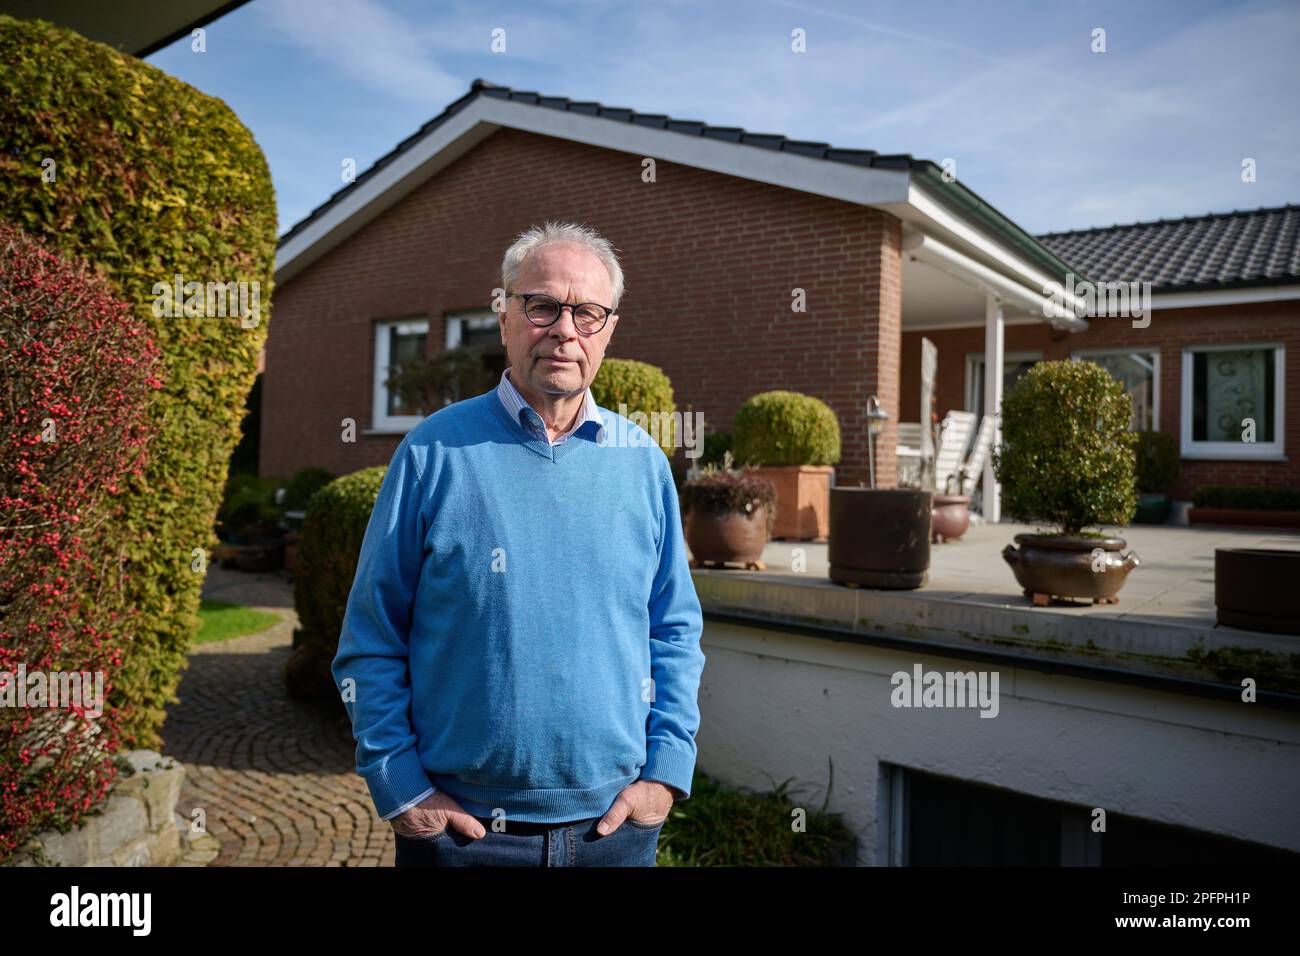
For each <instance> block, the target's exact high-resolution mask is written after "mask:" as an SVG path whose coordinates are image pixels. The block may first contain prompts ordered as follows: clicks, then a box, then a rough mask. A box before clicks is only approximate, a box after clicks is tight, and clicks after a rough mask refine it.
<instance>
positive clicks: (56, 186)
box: [0, 16, 276, 750]
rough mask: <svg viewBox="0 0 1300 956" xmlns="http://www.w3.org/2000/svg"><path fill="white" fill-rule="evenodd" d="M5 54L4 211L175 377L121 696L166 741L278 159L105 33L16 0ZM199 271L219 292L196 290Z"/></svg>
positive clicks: (142, 726) (230, 430) (151, 484)
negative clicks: (272, 162) (99, 38)
mask: <svg viewBox="0 0 1300 956" xmlns="http://www.w3.org/2000/svg"><path fill="white" fill-rule="evenodd" d="M0 63H3V64H4V67H3V69H0V130H3V131H4V132H3V138H4V148H3V149H2V150H0V220H4V221H7V222H10V223H15V224H17V225H19V226H21V227H22V228H23V229H25V230H26V231H27V232H28V233H30V234H32V235H34V236H38V237H41V238H43V239H45V240H46V241H47V242H48V244H49V245H50V246H51V247H52V248H55V249H58V250H59V251H61V252H63V253H65V254H67V255H71V256H76V257H79V258H82V259H85V260H86V261H88V262H89V263H91V265H92V266H93V267H94V268H95V269H96V270H97V271H99V272H100V273H101V274H102V275H104V276H105V278H107V279H108V281H109V283H110V284H111V286H112V287H113V289H114V292H115V294H116V295H117V297H118V298H120V299H122V300H123V301H125V302H128V303H131V305H132V309H133V314H134V317H135V318H136V319H138V320H140V322H141V323H142V324H143V326H144V327H145V328H146V329H147V330H148V332H149V334H150V335H151V336H152V338H153V339H154V341H155V342H156V343H157V345H158V347H159V349H160V351H161V353H162V367H163V369H164V370H165V374H164V375H162V376H161V377H162V378H164V379H165V382H166V385H165V387H164V388H163V389H161V390H158V391H155V392H154V393H153V395H152V397H151V400H150V403H149V406H148V409H147V417H148V418H149V420H150V421H151V422H152V424H153V425H154V426H155V427H156V429H157V432H158V435H157V438H156V439H155V440H154V441H153V442H152V444H151V446H150V452H151V454H150V457H149V462H148V464H147V465H146V466H145V469H144V473H143V474H142V475H138V476H137V475H124V476H123V477H122V485H123V487H124V494H123V499H122V503H123V513H122V515H121V517H120V518H119V519H117V520H118V522H119V524H120V525H121V527H122V530H123V531H124V539H125V542H126V548H127V558H126V562H125V570H126V573H127V577H126V583H125V589H126V591H127V594H126V596H125V600H126V604H127V605H128V606H130V607H133V608H138V609H139V611H140V614H139V622H138V626H137V627H136V628H135V629H134V631H133V634H132V640H131V641H130V643H129V645H128V647H127V649H126V660H125V662H124V666H123V669H122V672H121V675H120V680H118V681H117V682H115V685H114V689H113V697H112V699H111V702H112V703H113V704H114V705H125V704H127V703H131V704H134V705H135V706H134V707H133V708H132V710H131V714H132V716H131V718H130V722H129V724H128V726H127V727H126V728H125V731H126V733H125V735H126V740H127V743H128V746H131V747H149V748H152V749H155V750H161V749H163V741H162V738H161V737H160V736H159V734H158V732H157V731H158V728H159V727H160V726H161V724H162V722H163V720H164V719H165V717H166V706H167V705H168V704H170V703H174V702H176V700H177V697H176V694H175V689H176V685H177V683H178V682H179V680H180V673H181V670H182V668H183V667H184V665H185V659H186V655H187V653H188V651H189V648H190V643H191V641H192V640H193V638H194V636H195V635H196V634H197V633H198V629H199V616H198V609H199V594H200V590H201V588H202V585H203V574H202V573H201V568H200V567H196V565H195V563H194V560H195V551H196V549H202V550H204V551H207V552H208V553H211V550H212V549H213V548H214V547H215V546H216V545H217V543H218V542H217V538H216V535H215V531H214V525H215V519H216V516H217V510H218V507H219V505H220V503H221V497H222V489H223V486H224V484H225V480H226V474H227V471H228V463H229V460H230V456H231V452H232V450H233V449H234V447H235V446H236V444H238V442H239V439H240V419H241V417H242V416H243V414H244V410H245V407H246V401H247V398H248V394H249V390H250V389H251V387H252V384H253V381H254V379H255V378H256V375H257V355H258V352H259V351H260V350H261V348H262V345H263V344H264V343H265V341H266V330H267V325H268V321H267V318H268V309H269V306H270V300H271V284H272V274H273V271H274V262H275V244H276V209H275V194H274V191H273V189H272V185H271V174H270V170H269V168H268V167H267V164H266V159H265V157H264V156H263V155H262V151H261V149H259V148H258V145H257V143H256V142H255V141H254V139H253V136H252V134H251V133H250V132H249V131H248V129H247V128H245V127H244V125H243V124H242V123H240V121H239V119H238V118H237V117H236V116H235V115H234V113H232V112H231V111H230V108H229V107H227V106H226V104H225V103H223V102H221V101H220V100H218V99H215V98H213V97H211V96H207V95H205V94H203V93H200V92H199V91H198V90H196V89H194V88H193V87H190V86H188V85H186V84H185V83H182V82H181V81H180V80H177V79H176V78H174V77H171V76H168V75H167V74H166V73H163V72H162V71H161V70H159V69H157V68H156V67H153V66H150V65H149V64H147V63H144V62H142V61H141V60H138V59H136V58H135V57H132V56H128V55H126V54H123V53H121V52H119V51H117V50H115V49H113V48H112V47H110V46H108V45H106V44H103V43H96V42H94V41H92V40H88V39H86V38H85V37H83V36H80V35H79V34H76V33H74V32H72V31H70V30H65V29H62V28H59V27H56V26H54V25H52V24H50V23H46V22H44V21H41V20H15V19H13V18H12V17H8V16H0ZM177 275H179V276H180V280H179V281H180V283H181V289H182V295H183V301H182V302H170V303H169V302H168V300H167V297H166V294H165V292H164V291H162V290H166V289H174V288H175V284H176V282H177V279H176V276H177ZM191 282H193V283H198V288H201V289H202V290H203V294H202V295H193V294H192V292H190V291H185V284H186V283H191ZM241 282H242V283H246V284H245V285H244V286H242V287H240V286H235V287H233V289H232V290H231V291H236V292H237V291H238V290H239V289H240V288H242V289H243V290H244V291H245V292H246V293H247V295H246V296H245V299H244V301H245V303H246V304H247V305H248V306H249V307H250V311H251V307H252V305H253V302H252V299H251V295H252V293H253V292H256V293H257V309H258V313H260V314H254V315H252V316H250V319H249V321H247V322H246V321H244V320H243V318H242V317H241V316H240V315H238V314H232V313H237V309H234V308H231V304H230V303H229V302H228V301H227V299H226V296H228V292H221V291H220V290H219V288H218V287H220V288H222V289H224V288H228V287H227V286H226V284H227V283H241ZM254 283H256V285H254ZM209 293H211V303H210V304H211V306H212V307H211V308H208V307H207V306H208V305H209V301H208V300H209ZM218 294H220V295H221V296H222V298H221V300H220V302H219V301H218V298H217V296H218ZM187 302H193V303H194V304H195V305H201V306H203V307H202V308H200V309H195V310H188V309H185V308H184V306H185V304H186V303H187ZM169 306H171V308H169ZM155 307H157V308H155ZM194 312H199V313H200V315H195V314H194ZM222 312H224V313H225V314H224V315H223V314H221V313H222ZM169 313H170V314H169ZM250 325H251V327H247V326H250Z"/></svg>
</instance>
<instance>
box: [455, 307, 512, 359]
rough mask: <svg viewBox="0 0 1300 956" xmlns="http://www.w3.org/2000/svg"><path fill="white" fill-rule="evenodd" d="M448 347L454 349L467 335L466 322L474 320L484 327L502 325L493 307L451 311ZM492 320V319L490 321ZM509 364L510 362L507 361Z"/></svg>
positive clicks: (476, 323)
mask: <svg viewBox="0 0 1300 956" xmlns="http://www.w3.org/2000/svg"><path fill="white" fill-rule="evenodd" d="M446 320H447V348H448V349H454V348H455V347H456V346H458V345H460V343H461V340H462V339H463V338H464V337H465V323H467V322H472V323H474V324H475V325H480V324H481V325H482V326H483V327H484V328H486V327H488V326H492V325H500V319H498V318H497V314H496V313H495V312H493V311H492V310H491V309H475V310H473V311H471V312H451V313H448V315H447V317H446ZM488 320H491V321H488ZM506 364H507V365H508V364H509V362H508V361H507V363H506Z"/></svg>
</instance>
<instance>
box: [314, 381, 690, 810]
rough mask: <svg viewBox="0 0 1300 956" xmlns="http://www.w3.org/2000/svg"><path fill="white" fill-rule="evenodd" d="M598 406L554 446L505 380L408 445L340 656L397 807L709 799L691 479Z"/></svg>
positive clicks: (379, 784) (374, 771) (350, 608)
mask: <svg viewBox="0 0 1300 956" xmlns="http://www.w3.org/2000/svg"><path fill="white" fill-rule="evenodd" d="M599 411H600V414H601V417H602V419H603V420H604V423H605V426H606V427H605V429H604V431H601V429H600V426H599V424H598V423H596V422H594V421H589V422H584V423H583V424H582V425H581V426H580V427H578V428H577V429H575V431H574V433H573V435H572V436H571V437H570V438H569V440H567V441H565V442H562V443H559V444H555V445H552V444H550V443H548V442H545V441H542V440H540V439H539V438H538V437H537V436H535V435H534V434H532V433H531V432H530V431H529V430H527V429H526V428H524V427H523V426H522V425H521V424H520V422H519V421H518V420H514V421H512V420H511V418H510V416H509V414H508V413H507V412H506V411H505V409H504V408H503V407H502V404H501V402H500V401H499V400H498V398H497V395H496V393H495V391H489V392H485V393H484V394H482V395H478V396H476V397H474V398H470V399H466V400H465V401H461V402H457V403H455V404H453V405H449V406H447V407H446V408H443V409H440V410H439V411H437V412H435V413H434V414H432V415H430V416H429V417H427V418H426V419H424V421H422V422H421V423H420V424H419V425H417V426H416V427H415V428H414V429H412V430H411V431H410V432H408V433H407V434H406V435H405V436H404V437H403V439H402V441H401V442H400V444H399V445H398V447H397V449H396V451H395V452H394V454H393V457H392V461H391V463H390V464H389V467H388V470H387V472H386V473H385V476H384V479H383V481H382V483H381V485H380V489H379V494H378V497H377V499H376V501H375V506H374V509H373V511H372V512H371V515H370V519H369V522H368V524H367V527H366V531H365V536H364V539H363V543H362V546H361V552H360V555H359V557H358V560H357V570H356V576H355V577H354V579H353V583H352V588H351V591H350V593H349V596H348V602H347V607H346V609H345V613H344V618H343V626H342V629H341V633H340V635H339V648H338V653H337V655H336V656H335V658H334V661H333V667H332V670H333V675H334V679H335V683H336V684H337V685H338V687H339V690H340V693H341V694H342V695H343V702H344V705H345V707H346V708H347V711H348V714H349V716H350V717H351V719H352V729H353V733H354V735H355V737H356V740H357V758H356V767H357V772H358V773H359V774H360V775H361V776H362V777H363V778H364V779H365V781H366V783H367V785H368V786H369V788H370V793H371V797H372V799H373V800H374V803H375V807H376V809H377V810H378V812H379V815H380V816H381V817H382V818H385V819H388V818H391V817H392V816H394V815H396V814H397V813H399V812H401V811H402V810H404V809H406V808H407V807H409V806H413V805H414V804H416V803H418V802H419V801H420V800H421V799H423V798H424V797H425V796H427V795H428V794H430V793H432V792H435V790H441V791H444V792H446V793H447V794H448V795H450V796H451V797H452V798H454V799H455V800H456V801H457V802H458V803H460V805H461V806H462V807H463V808H464V809H465V810H466V811H467V812H469V813H471V814H474V815H475V816H483V817H489V816H493V815H494V814H495V813H498V812H501V811H504V813H505V814H506V816H507V818H508V819H511V820H516V821H519V822H536V823H559V822H565V821H571V820H577V819H584V818H588V817H595V816H600V815H602V814H604V813H605V811H606V810H608V809H609V807H610V806H611V805H612V803H613V801H614V799H615V798H616V797H617V796H618V794H619V792H620V791H621V790H623V789H624V788H625V787H626V786H628V785H629V784H630V783H632V782H634V781H636V780H638V779H644V780H658V781H660V782H662V783H665V784H667V785H669V786H671V787H674V788H676V789H677V790H679V791H681V792H682V794H684V795H685V796H686V797H689V796H690V787H691V776H692V773H693V771H694V767H695V759H696V746H695V734H696V732H697V731H698V729H699V721H700V715H699V707H698V703H697V693H698V689H699V681H700V675H701V672H702V670H703V666H704V654H703V652H702V651H701V649H700V634H701V631H702V629H703V617H702V614H701V609H700V603H699V599H698V597H697V596H696V593H695V586H694V583H693V582H692V580H691V575H690V569H689V567H688V564H687V556H686V545H685V541H684V538H683V534H682V523H681V513H680V510H679V504H678V499H677V492H676V488H675V486H674V483H673V479H672V472H671V470H670V468H669V467H668V460H667V457H666V456H665V455H664V454H663V453H662V452H661V451H660V450H659V448H658V447H657V446H656V445H655V444H654V442H653V440H651V438H650V436H649V435H648V434H647V433H646V432H645V431H644V429H642V428H640V427H639V426H638V425H636V424H635V423H634V422H631V421H629V420H628V419H626V418H624V417H623V416H620V415H618V414H617V413H615V412H612V411H610V410H608V409H605V408H600V409H599Z"/></svg>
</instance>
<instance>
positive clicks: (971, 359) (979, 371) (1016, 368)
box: [940, 352, 1043, 422]
mask: <svg viewBox="0 0 1300 956" xmlns="http://www.w3.org/2000/svg"><path fill="white" fill-rule="evenodd" d="M1042 360H1043V353H1042V352H1004V353H1003V355H1002V394H1003V395H1005V394H1006V393H1007V391H1008V390H1009V389H1010V388H1011V386H1012V385H1014V384H1015V383H1016V382H1018V381H1020V377H1021V376H1022V375H1024V374H1025V373H1026V372H1028V371H1029V369H1030V368H1031V367H1032V366H1033V365H1034V363H1035V362H1041V361H1042ZM966 410H967V411H971V412H974V413H975V421H977V422H978V421H979V420H980V417H981V416H982V415H983V414H984V353H983V352H972V353H971V354H969V355H967V356H966ZM940 414H943V413H942V412H940Z"/></svg>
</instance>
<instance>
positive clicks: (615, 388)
mask: <svg viewBox="0 0 1300 956" xmlns="http://www.w3.org/2000/svg"><path fill="white" fill-rule="evenodd" d="M591 397H592V398H593V399H595V401H596V404H597V405H599V406H600V407H601V408H607V409H609V410H610V411H611V412H615V413H617V414H619V415H622V416H624V417H625V418H628V419H629V420H631V421H633V422H635V423H636V424H637V425H638V426H640V427H641V428H643V429H645V430H646V432H647V433H649V435H650V437H651V438H653V439H654V440H655V441H656V443H658V445H659V448H660V450H661V451H662V452H663V453H664V454H665V455H667V456H668V460H669V461H670V462H671V461H672V460H673V450H674V449H675V448H676V447H677V444H678V442H679V441H680V440H681V436H679V435H678V434H677V421H678V418H679V417H680V416H678V415H677V414H676V412H677V401H676V399H674V398H673V383H672V381H671V380H670V379H669V378H668V376H667V374H665V373H664V370H663V369H661V368H659V367H658V366H657V365H650V364H648V363H646V362H637V361H634V360H633V359H618V358H607V359H604V360H602V361H601V363H600V369H599V371H597V372H596V377H595V378H594V379H592V382H591ZM641 416H644V419H642V418H641Z"/></svg>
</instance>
